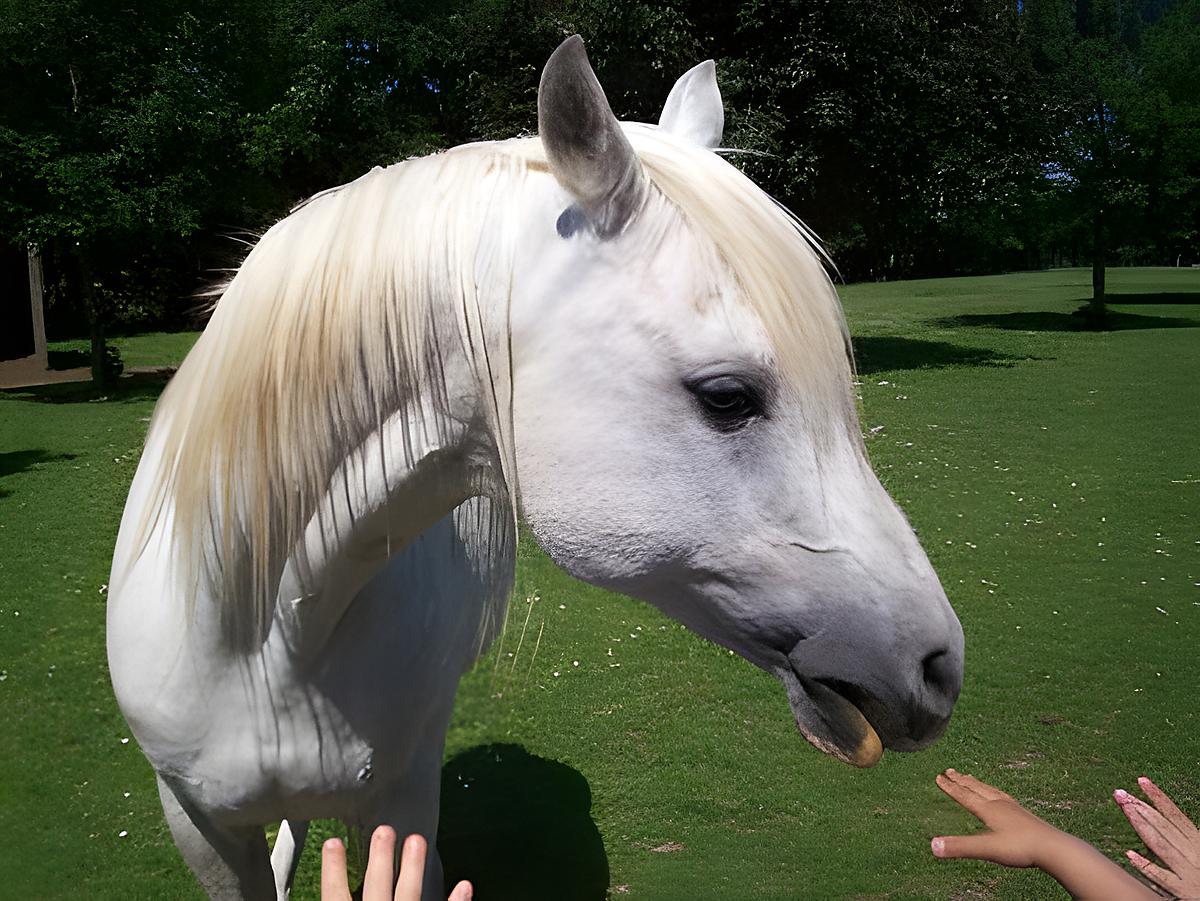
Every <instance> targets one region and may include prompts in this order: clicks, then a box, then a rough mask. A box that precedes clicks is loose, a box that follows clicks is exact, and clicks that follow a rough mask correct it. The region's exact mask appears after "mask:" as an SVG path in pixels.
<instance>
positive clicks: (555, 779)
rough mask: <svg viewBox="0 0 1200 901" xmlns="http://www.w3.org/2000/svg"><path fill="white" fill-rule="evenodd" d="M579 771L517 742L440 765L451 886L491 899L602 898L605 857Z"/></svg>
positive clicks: (442, 834) (441, 842) (441, 839)
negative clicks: (463, 885)
mask: <svg viewBox="0 0 1200 901" xmlns="http://www.w3.org/2000/svg"><path fill="white" fill-rule="evenodd" d="M591 805H592V792H591V788H590V787H589V786H588V783H587V780H586V779H584V777H583V776H582V774H580V773H579V772H578V771H577V770H574V769H572V768H571V767H569V766H567V765H565V764H562V763H558V762H556V761H553V760H546V759H545V758H542V757H536V756H534V755H533V754H530V753H529V752H528V751H526V750H525V749H524V748H522V747H521V746H519V745H514V744H495V745H480V746H478V747H475V748H471V749H470V750H468V751H464V752H463V753H461V754H458V755H456V756H455V757H454V758H452V759H451V760H449V761H447V762H446V765H445V766H444V767H443V768H442V815H441V826H440V828H439V830H438V851H439V853H440V854H441V857H442V862H443V864H444V865H445V868H446V884H447V888H449V887H450V886H453V885H454V884H455V883H456V882H457V881H458V880H460V879H469V880H471V883H472V884H473V885H474V887H475V895H476V897H479V898H488V899H493V901H505V899H512V901H517V899H519V901H552V899H553V901H570V899H578V901H602V899H604V898H605V896H606V893H607V891H608V857H607V855H606V854H605V852H604V841H603V839H602V838H601V837H600V830H599V829H598V828H596V824H595V823H594V822H593V821H592V817H591V813H590V811H591Z"/></svg>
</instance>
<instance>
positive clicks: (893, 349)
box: [852, 336, 1034, 376]
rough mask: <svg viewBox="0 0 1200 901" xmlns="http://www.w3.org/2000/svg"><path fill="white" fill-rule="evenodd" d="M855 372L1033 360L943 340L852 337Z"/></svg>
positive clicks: (989, 364)
mask: <svg viewBox="0 0 1200 901" xmlns="http://www.w3.org/2000/svg"><path fill="white" fill-rule="evenodd" d="M852 343H853V346H854V362H855V370H856V371H857V372H858V374H859V375H860V376H864V375H874V374H875V373H877V372H895V371H897V370H902V369H944V368H947V367H950V366H999V367H1009V366H1015V365H1016V364H1017V363H1020V362H1023V361H1025V360H1031V359H1034V358H1033V357H1025V356H1022V357H1013V356H1008V355H1006V354H1002V353H997V352H996V351H994V350H988V349H987V348H984V347H966V346H963V345H960V344H951V343H949V342H947V341H924V340H921V339H918V338H901V337H897V336H879V337H876V336H872V337H855V338H853V339H852Z"/></svg>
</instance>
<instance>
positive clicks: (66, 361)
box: [46, 350, 92, 370]
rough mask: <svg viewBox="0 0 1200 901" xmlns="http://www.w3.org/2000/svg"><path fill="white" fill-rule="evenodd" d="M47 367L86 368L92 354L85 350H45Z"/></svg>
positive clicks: (90, 362) (89, 364) (60, 368)
mask: <svg viewBox="0 0 1200 901" xmlns="http://www.w3.org/2000/svg"><path fill="white" fill-rule="evenodd" d="M46 363H47V366H46V368H47V369H54V370H63V369H87V368H88V367H89V366H91V365H92V355H91V354H90V353H88V352H87V351H86V350H51V351H47V352H46Z"/></svg>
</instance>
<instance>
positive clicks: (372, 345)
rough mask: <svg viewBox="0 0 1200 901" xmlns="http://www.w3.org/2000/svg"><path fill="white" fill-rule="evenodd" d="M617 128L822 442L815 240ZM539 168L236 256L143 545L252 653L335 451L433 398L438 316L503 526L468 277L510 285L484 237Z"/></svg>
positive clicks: (168, 447) (678, 146) (507, 429)
mask: <svg viewBox="0 0 1200 901" xmlns="http://www.w3.org/2000/svg"><path fill="white" fill-rule="evenodd" d="M626 131H627V134H628V135H629V137H630V140H631V142H632V143H633V146H634V148H635V150H636V151H637V152H638V154H639V156H640V157H641V159H642V162H643V164H644V166H645V169H646V172H647V174H648V176H649V178H650V180H651V182H652V183H653V184H655V185H656V186H657V187H658V189H659V192H660V194H659V196H660V197H661V198H663V199H665V201H666V203H668V204H671V205H674V206H675V207H677V208H678V210H679V212H680V213H681V214H682V216H683V218H684V219H685V220H686V221H688V222H689V223H690V224H691V225H692V226H693V227H694V228H695V229H696V230H697V232H698V233H700V234H705V235H708V236H709V238H710V239H711V240H712V243H713V246H714V248H715V251H716V252H715V254H713V255H712V259H711V260H710V261H709V262H708V263H706V264H705V265H709V266H711V267H712V268H713V270H714V271H713V279H714V284H715V283H717V277H718V274H719V273H718V272H717V270H718V269H721V268H722V267H724V269H723V271H724V272H725V273H728V272H729V271H732V273H733V274H734V276H735V277H736V279H737V280H738V282H739V283H740V285H741V287H742V289H743V297H744V300H745V302H746V303H747V304H749V305H750V307H751V308H752V309H753V311H754V312H755V313H756V314H757V315H758V316H759V318H760V319H761V321H762V324H763V327H764V329H765V331H766V333H767V336H768V338H769V339H770V341H771V343H772V345H773V346H774V348H775V351H776V354H777V357H778V361H777V362H778V364H779V366H780V367H781V369H782V371H783V372H784V373H785V376H787V381H789V382H791V383H792V384H794V385H796V386H797V387H798V388H801V389H803V390H804V391H805V396H806V398H808V401H809V407H810V408H811V409H812V410H813V411H814V412H813V416H812V423H813V427H814V430H816V431H818V432H819V431H820V430H821V429H822V428H825V429H828V428H829V427H828V426H827V425H822V423H823V422H824V421H825V420H827V419H829V418H830V417H833V418H842V417H843V416H844V415H845V414H846V411H847V410H850V411H852V409H853V404H852V402H849V401H848V398H849V397H850V390H849V385H850V379H849V377H848V376H849V370H848V366H847V362H846V355H845V349H846V346H847V341H848V339H847V337H846V328H845V322H844V319H843V318H842V314H841V308H840V305H839V304H838V301H837V295H836V292H835V291H834V290H833V287H832V284H831V283H830V280H829V277H828V275H827V274H826V272H825V269H824V268H823V266H822V264H821V260H820V258H819V257H818V254H817V252H816V249H815V248H816V246H817V245H816V243H815V241H814V239H813V237H812V235H811V233H809V232H808V231H807V229H805V227H804V226H803V225H802V224H801V223H800V222H799V220H797V219H796V218H795V217H794V216H792V215H791V214H790V213H789V212H787V211H786V210H785V209H784V208H783V207H781V206H780V205H778V204H777V203H775V202H774V201H773V200H772V199H771V198H770V197H769V196H768V195H767V194H765V193H764V192H763V191H762V190H761V189H759V188H758V187H757V186H756V185H754V183H753V182H751V181H750V180H749V179H748V178H746V177H745V176H744V175H742V174H741V173H740V172H738V171H737V170H736V169H735V168H733V167H732V166H730V165H729V164H728V163H726V162H725V161H724V160H722V159H721V158H720V157H718V156H717V155H716V154H714V153H712V152H710V151H708V150H704V149H701V148H693V147H691V146H690V145H685V144H684V143H682V142H680V141H679V140H678V139H676V138H674V137H672V136H670V135H667V134H665V133H663V132H660V131H657V130H655V129H653V128H652V127H649V126H636V125H628V126H626ZM547 172H548V164H547V162H546V157H545V154H544V151H543V149H542V145H541V142H540V140H539V139H537V138H526V139H514V140H511V141H504V142H497V143H483V144H470V145H465V146H463V147H459V148H455V149H453V150H450V151H447V152H444V153H440V154H436V155H434V156H430V157H425V158H421V159H416V160H410V161H407V162H403V163H398V164H396V165H393V166H390V167H388V168H386V169H379V168H376V169H374V170H372V171H371V172H369V173H367V174H366V175H364V176H362V177H361V178H359V179H357V180H356V181H354V182H351V183H349V184H347V185H343V186H341V187H338V188H333V189H331V190H328V191H324V192H322V193H320V194H318V195H316V196H314V197H313V198H311V199H309V200H308V201H306V202H304V203H302V204H300V205H299V206H298V207H296V208H295V209H294V210H293V211H292V212H291V214H290V215H289V216H288V217H287V218H285V219H283V220H281V221H280V222H278V223H276V225H274V226H273V227H272V228H271V229H269V230H268V231H267V233H266V234H265V235H264V236H263V238H262V239H261V240H260V241H259V243H258V244H257V245H256V246H255V247H254V248H253V249H252V250H251V251H250V253H249V255H248V256H247V257H246V260H245V262H244V263H243V265H242V267H241V268H240V270H239V271H238V273H237V274H236V275H235V276H234V278H233V279H232V281H231V282H230V283H229V285H228V287H227V288H226V289H225V291H224V293H223V294H222V296H221V297H220V299H219V300H218V301H217V303H216V305H215V308H214V311H213V315H212V318H211V320H210V322H209V324H208V327H207V329H206V330H205V332H204V333H203V335H201V337H200V339H199V340H198V341H197V343H196V346H195V347H194V349H193V350H192V352H191V353H190V354H189V355H188V357H187V359H186V360H185V361H184V364H183V365H182V366H181V367H180V370H179V372H178V373H177V374H176V376H175V378H174V379H173V380H172V382H171V384H170V385H169V386H168V388H167V390H166V392H165V393H164V396H163V400H162V402H161V403H160V404H159V405H158V408H157V410H156V411H155V415H154V419H153V422H152V425H151V431H150V438H148V441H149V440H151V439H153V440H156V441H158V442H161V448H162V453H161V463H160V467H159V470H158V472H157V473H156V474H155V481H154V487H153V491H152V495H151V503H149V504H148V505H147V507H146V509H145V512H144V516H143V521H142V523H141V529H140V533H141V536H142V540H141V541H140V542H139V547H144V545H145V542H146V541H147V540H148V536H149V534H150V532H151V530H152V528H153V527H154V525H155V523H156V522H157V521H158V520H159V518H160V517H161V516H162V515H163V511H164V510H165V509H168V508H169V509H170V510H171V514H172V517H173V522H172V524H173V529H174V535H173V544H174V547H175V548H176V549H177V554H178V556H177V557H176V559H175V560H174V565H175V566H176V571H177V575H178V577H179V578H181V579H183V580H184V583H183V584H185V585H186V586H189V587H190V588H192V589H195V588H198V587H200V586H202V585H203V586H204V587H206V588H207V589H208V590H209V592H210V593H211V595H212V596H213V597H214V598H216V599H217V600H218V603H219V604H220V605H221V606H222V608H223V609H228V614H229V616H230V617H231V620H230V622H231V623H232V626H231V628H232V629H233V634H235V635H249V636H257V637H258V638H259V639H260V640H261V639H262V638H265V635H266V631H267V629H268V628H269V624H270V621H271V618H272V616H273V610H274V605H275V601H276V598H275V594H276V591H277V589H278V582H279V577H280V574H281V572H282V570H283V567H284V565H285V563H286V561H287V559H288V557H289V556H290V555H291V554H292V553H293V552H294V550H295V549H296V547H297V546H298V544H299V542H300V541H301V539H302V537H303V535H304V531H305V529H306V527H307V525H308V524H309V522H310V520H312V518H313V516H314V515H315V513H316V511H317V509H318V506H319V504H320V502H321V500H322V497H323V496H324V495H325V494H326V492H327V491H328V490H329V488H330V482H331V479H332V478H333V477H334V475H335V473H336V472H337V471H338V468H339V467H340V465H341V464H342V462H343V461H344V460H345V459H346V458H347V456H348V455H349V454H351V453H352V452H354V451H355V449H356V448H358V447H360V446H361V445H362V444H363V443H364V441H366V439H367V438H368V437H369V436H370V435H371V434H372V433H373V432H375V431H376V430H378V429H380V428H381V426H382V425H383V423H384V422H385V421H386V420H387V419H388V418H389V417H390V416H391V415H393V414H394V413H395V412H396V411H397V410H400V409H402V408H403V407H404V405H405V404H407V403H410V402H413V401H414V400H415V399H418V398H419V397H420V394H421V392H433V393H434V396H435V400H436V395H437V392H438V391H439V389H440V388H441V387H444V385H442V384H441V383H440V378H439V376H440V373H439V371H438V364H437V360H436V359H435V357H436V354H435V353H431V348H432V346H433V343H434V342H435V340H436V339H435V336H434V334H433V329H434V325H435V319H436V318H437V314H438V312H439V310H441V311H442V312H443V314H444V311H445V310H452V311H454V315H455V317H456V318H457V320H458V324H459V328H460V329H461V330H462V332H463V334H464V335H465V344H466V345H468V346H469V353H470V354H471V357H472V362H473V364H474V365H475V367H476V372H477V374H479V375H480V377H481V383H483V384H490V385H491V387H492V393H493V398H492V401H493V402H492V404H491V407H492V408H493V416H494V422H493V423H492V427H493V429H494V430H495V434H496V440H497V443H498V445H499V449H500V456H501V464H502V467H501V468H502V470H503V472H502V473H500V474H498V479H499V481H500V482H502V484H501V486H500V487H501V488H502V489H503V490H502V491H501V492H498V496H501V497H506V498H507V499H508V501H509V508H510V509H509V510H507V511H506V515H508V516H509V517H510V519H509V521H510V523H512V522H513V520H514V519H515V515H516V513H515V510H516V504H517V489H516V484H515V479H516V476H515V473H516V470H515V465H514V464H515V461H514V459H513V454H514V451H513V447H512V434H511V396H509V395H508V394H506V392H508V391H510V387H501V386H511V379H510V378H509V376H510V370H509V367H510V365H511V361H510V360H508V359H503V360H497V361H493V360H492V359H490V354H491V353H492V352H495V351H500V352H501V354H502V355H503V356H507V345H506V346H505V347H504V348H501V349H497V348H490V349H489V348H487V347H486V346H485V343H484V340H483V327H482V313H481V309H480V297H479V296H478V287H479V286H478V285H477V284H476V278H477V265H478V261H479V260H480V259H490V260H492V264H491V265H492V267H493V268H494V269H495V271H498V272H505V273H507V272H511V269H512V266H511V262H512V255H513V246H512V241H513V239H512V237H511V236H509V237H504V236H497V235H494V234H486V233H485V231H484V225H485V223H487V222H488V219H489V216H488V213H489V211H491V210H494V209H497V208H498V207H497V205H498V204H499V205H505V204H509V205H511V206H512V207H513V208H514V209H515V208H518V207H519V205H520V196H521V189H522V188H523V186H524V185H525V183H526V182H527V180H528V179H529V177H530V176H531V174H533V173H536V174H539V175H544V174H546V173H547ZM492 221H493V223H494V221H495V220H494V218H493V220H492ZM493 231H494V229H493ZM186 595H187V596H188V597H192V596H193V595H194V590H189V591H187V592H186ZM506 600H507V598H503V599H501V600H499V601H497V603H500V604H502V603H504V602H506ZM496 612H497V611H492V618H495V614H496ZM250 640H253V639H250Z"/></svg>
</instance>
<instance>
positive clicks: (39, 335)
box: [26, 244, 50, 369]
mask: <svg viewBox="0 0 1200 901" xmlns="http://www.w3.org/2000/svg"><path fill="white" fill-rule="evenodd" d="M26 259H27V261H28V266H29V305H30V308H31V312H32V313H33V353H34V356H36V357H37V358H38V359H39V360H40V361H41V363H42V368H43V369H49V368H50V362H49V355H48V354H47V352H46V317H45V314H44V312H43V310H42V282H43V279H42V257H41V254H40V253H39V251H38V248H36V247H34V246H33V245H32V244H31V245H29V247H28V248H27V249H26Z"/></svg>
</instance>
